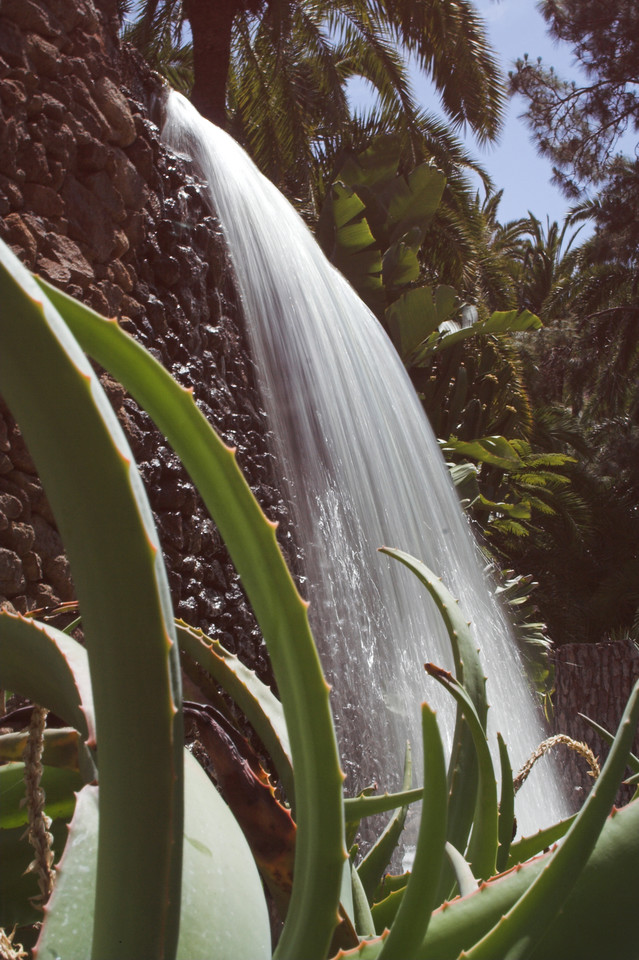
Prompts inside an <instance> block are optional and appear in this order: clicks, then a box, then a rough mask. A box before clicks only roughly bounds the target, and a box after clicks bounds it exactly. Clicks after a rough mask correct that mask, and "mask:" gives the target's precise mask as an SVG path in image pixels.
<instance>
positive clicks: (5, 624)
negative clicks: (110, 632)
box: [0, 610, 95, 747]
mask: <svg viewBox="0 0 639 960" xmlns="http://www.w3.org/2000/svg"><path fill="white" fill-rule="evenodd" d="M0 686H2V687H4V688H5V689H7V690H14V691H16V692H17V693H21V694H22V696H23V697H28V699H29V700H31V701H32V702H33V703H39V704H41V705H42V706H43V707H47V709H49V710H53V712H54V713H55V714H56V715H57V716H58V717H60V718H61V719H63V720H64V721H66V723H68V724H70V725H71V726H73V727H75V728H76V730H79V731H80V733H81V734H82V736H83V737H84V738H85V740H86V741H87V743H88V744H89V745H90V746H92V747H94V746H95V717H94V711H93V691H92V689H91V675H90V672H89V660H88V657H87V652H86V650H85V649H84V647H82V646H81V645H80V644H79V643H78V642H77V641H76V640H73V639H72V638H71V637H67V636H66V634H64V633H62V631H60V630H57V629H56V628H55V627H52V626H50V625H49V624H45V623H39V622H38V621H36V620H32V619H27V618H26V617H21V616H20V615H19V614H11V613H8V612H7V611H6V610H1V611H0Z"/></svg>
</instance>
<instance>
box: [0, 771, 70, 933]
mask: <svg viewBox="0 0 639 960" xmlns="http://www.w3.org/2000/svg"><path fill="white" fill-rule="evenodd" d="M40 786H41V787H42V789H43V790H44V794H45V805H44V812H45V813H46V815H47V816H48V817H51V819H52V820H55V819H61V820H69V819H70V818H71V816H72V814H73V809H74V807H75V798H74V796H73V794H74V792H75V791H77V790H81V789H82V787H83V786H84V784H83V782H82V777H81V776H80V775H79V773H77V771H75V770H64V769H62V768H59V767H48V766H43V768H42V777H41V779H40ZM24 797H25V786H24V764H23V763H7V764H5V765H4V766H2V767H0V829H2V830H12V829H14V828H15V827H22V828H23V831H24V827H25V825H26V824H27V823H28V822H29V813H28V811H27V808H26V805H25V804H24V803H23V801H24ZM0 922H1V920H0Z"/></svg>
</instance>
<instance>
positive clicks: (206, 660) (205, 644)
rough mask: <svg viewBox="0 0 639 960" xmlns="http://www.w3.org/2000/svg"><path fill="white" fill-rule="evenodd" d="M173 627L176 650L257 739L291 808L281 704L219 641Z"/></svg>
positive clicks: (292, 785)
mask: <svg viewBox="0 0 639 960" xmlns="http://www.w3.org/2000/svg"><path fill="white" fill-rule="evenodd" d="M176 627H177V636H178V643H179V645H180V650H182V651H183V652H184V653H186V654H188V656H189V657H191V659H192V660H194V661H195V663H197V664H198V666H200V667H201V668H202V669H203V670H205V671H206V672H207V673H208V674H210V676H212V677H214V678H215V680H216V681H217V682H218V683H219V684H220V686H222V687H224V689H225V690H226V692H227V693H228V694H229V696H231V697H232V698H233V700H234V701H235V703H236V704H237V705H238V707H239V708H240V710H241V711H242V713H243V714H244V716H245V717H246V719H247V720H248V721H249V723H250V724H251V726H252V727H253V729H254V730H255V732H256V733H257V735H258V736H259V738H260V739H261V741H262V743H263V744H264V746H265V747H266V749H267V751H268V753H269V755H270V757H271V759H272V761H273V763H274V764H275V769H276V770H277V774H278V776H279V778H280V780H281V781H282V785H283V787H284V789H285V791H286V795H287V797H288V799H289V801H290V802H291V805H293V804H294V800H295V782H294V777H293V765H292V761H291V748H290V745H289V739H288V730H287V729H286V721H285V720H284V712H283V710H282V704H281V703H280V701H279V700H278V699H277V697H276V696H275V695H274V694H273V692H272V691H271V690H270V689H269V687H267V686H266V684H265V683H262V681H261V680H260V679H259V677H257V676H256V674H255V673H254V671H253V670H249V668H248V667H247V666H245V665H244V664H243V663H242V661H241V660H240V659H239V658H238V657H236V656H235V655H234V654H232V653H229V651H228V650H226V649H225V648H224V647H223V646H222V644H221V643H220V642H219V640H211V639H210V638H209V637H207V636H206V635H205V634H203V633H202V631H201V630H197V629H195V628H194V627H190V626H189V625H188V624H186V623H184V622H183V621H181V620H177V621H176Z"/></svg>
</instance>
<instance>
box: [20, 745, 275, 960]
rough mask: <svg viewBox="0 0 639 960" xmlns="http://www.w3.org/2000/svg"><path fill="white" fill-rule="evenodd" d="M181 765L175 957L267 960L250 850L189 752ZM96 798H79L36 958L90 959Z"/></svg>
mask: <svg viewBox="0 0 639 960" xmlns="http://www.w3.org/2000/svg"><path fill="white" fill-rule="evenodd" d="M184 759H185V767H184V771H185V811H184V813H185V818H184V874H183V885H182V900H181V910H180V937H179V942H178V947H177V954H176V956H177V958H178V960H211V958H212V957H215V958H216V960H260V958H264V960H266V958H268V957H270V955H271V951H270V929H269V921H268V913H267V909H266V902H265V900H264V894H263V892H262V885H261V881H260V879H259V875H258V873H257V869H256V867H255V864H254V862H253V858H252V856H251V853H250V850H249V848H248V845H247V844H246V841H245V840H244V836H243V834H242V832H241V830H240V828H239V827H238V825H237V823H236V821H235V819H234V817H233V815H232V814H231V812H230V811H229V809H228V807H227V806H226V805H225V803H224V801H223V800H222V799H221V797H220V796H219V794H218V793H217V791H216V790H215V788H214V787H213V784H212V783H211V781H210V780H209V779H208V777H207V776H206V774H205V773H204V771H203V770H202V769H201V767H200V766H199V764H198V763H197V761H196V760H195V759H194V758H193V757H191V755H190V754H188V753H185V758H184ZM99 797H100V793H99V791H98V788H97V787H85V788H84V789H83V790H82V791H81V792H80V793H79V794H78V800H77V805H76V811H75V814H74V817H73V820H72V823H71V828H70V832H69V840H68V842H67V846H66V848H65V851H64V856H63V859H62V863H61V864H60V868H59V871H58V875H57V880H56V885H55V888H54V891H53V894H52V897H51V900H50V902H49V905H48V906H47V909H46V919H45V923H44V927H43V929H42V933H41V936H40V940H39V942H38V956H39V957H40V958H42V960H49V958H54V957H63V958H66V957H69V958H73V960H90V958H91V956H92V954H91V918H92V916H93V911H94V900H95V884H96V876H95V875H96V859H97V836H98V822H99V817H100V816H101V813H99V809H101V803H100V802H99ZM118 956H121V957H124V956H125V954H123V953H119V954H118ZM140 956H146V954H144V953H143V954H140Z"/></svg>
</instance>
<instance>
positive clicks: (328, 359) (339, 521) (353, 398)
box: [163, 94, 566, 832]
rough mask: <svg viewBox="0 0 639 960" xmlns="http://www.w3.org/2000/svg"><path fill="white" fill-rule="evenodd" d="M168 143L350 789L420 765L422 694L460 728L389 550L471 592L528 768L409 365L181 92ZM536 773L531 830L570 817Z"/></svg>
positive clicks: (534, 719)
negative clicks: (271, 468)
mask: <svg viewBox="0 0 639 960" xmlns="http://www.w3.org/2000/svg"><path fill="white" fill-rule="evenodd" d="M163 133H164V136H165V138H166V139H167V141H168V142H169V143H170V144H172V146H173V147H174V149H176V150H178V151H180V152H182V153H184V154H187V155H188V156H190V157H191V158H193V159H194V160H195V161H196V163H197V165H198V167H199V169H200V171H201V174H202V176H203V178H204V179H205V180H206V181H207V183H208V185H209V189H210V199H211V205H212V207H213V209H214V211H215V213H216V214H217V216H218V217H219V220H220V223H221V226H222V229H223V232H224V234H225V236H226V240H227V243H228V249H229V254H230V257H231V260H232V263H233V266H234V271H235V275H236V282H237V288H238V293H239V296H240V300H241V304H242V309H243V313H244V318H245V322H246V325H247V329H248V336H249V340H250V344H251V349H252V351H253V355H254V360H255V363H256V366H257V370H258V378H259V382H260V388H261V391H262V395H263V401H264V405H265V409H266V413H267V417H268V420H269V424H270V427H271V430H272V433H273V436H274V438H275V440H274V454H275V456H276V458H277V461H278V464H279V468H278V469H279V471H280V472H281V477H282V483H283V487H284V489H285V493H286V495H287V496H288V498H289V500H290V503H291V508H292V513H293V519H294V525H295V529H296V533H297V536H298V538H299V542H300V544H301V546H302V548H303V551H304V557H305V560H304V567H305V584H304V587H303V590H304V592H306V594H307V596H308V599H309V600H310V601H311V606H310V616H311V623H312V627H313V631H314V633H315V636H316V639H317V642H318V646H319V650H320V655H321V659H322V663H323V666H324V669H325V672H326V674H327V677H328V679H329V682H330V683H331V684H332V687H333V705H334V711H335V713H336V715H337V726H338V737H339V740H340V746H341V749H342V756H343V758H344V764H345V769H346V772H347V774H348V777H347V789H348V790H349V792H355V791H356V790H358V789H360V788H361V787H362V786H364V785H366V784H367V783H369V782H370V781H371V779H376V780H378V782H379V783H380V785H381V786H382V788H387V789H393V788H396V787H397V786H398V784H399V781H400V778H401V770H402V766H403V756H404V744H405V741H406V739H407V738H408V739H410V741H411V742H412V744H413V745H414V747H415V749H414V750H413V756H414V757H415V756H417V758H419V754H420V744H421V733H420V719H419V705H420V703H421V701H422V700H424V699H428V700H429V701H430V702H431V703H433V704H434V706H435V707H436V708H437V710H438V715H439V717H440V720H441V725H442V726H443V727H444V729H445V731H446V735H447V737H448V738H449V739H450V735H451V729H452V724H453V711H452V707H451V705H450V704H449V702H448V701H447V699H446V698H447V694H445V693H444V692H443V691H442V690H441V689H440V688H439V687H438V686H437V685H436V684H435V682H434V681H432V680H430V679H429V678H427V677H426V676H425V674H424V671H423V666H422V664H423V663H424V661H425V660H430V661H434V662H435V663H438V664H439V665H441V666H444V667H446V668H447V669H452V658H451V655H450V651H449V645H448V640H447V637H446V634H445V632H444V630H443V627H442V624H441V621H440V619H439V615H438V613H437V611H436V610H435V607H434V605H433V603H432V601H431V600H430V598H429V597H428V595H427V594H426V591H425V590H424V588H423V587H422V586H421V585H420V584H419V583H418V581H417V580H416V579H415V578H414V576H413V574H411V573H410V572H409V571H408V570H407V569H405V568H404V567H403V566H402V565H400V564H399V563H397V562H396V561H393V560H391V559H389V558H388V557H387V556H385V555H383V554H380V553H378V552H377V548H378V547H379V546H382V545H387V546H393V547H399V548H401V549H402V550H405V551H407V552H409V553H412V554H413V555H414V556H416V557H418V558H419V559H421V560H422V561H424V563H426V564H427V566H429V567H430V568H431V569H432V570H433V571H435V572H437V573H438V575H440V576H441V577H442V578H443V581H444V583H445V584H446V585H447V586H448V588H449V589H450V590H451V591H452V592H453V593H454V595H455V596H457V597H459V600H460V604H461V606H462V609H463V610H464V611H465V612H466V614H467V616H468V619H472V621H473V628H474V636H475V638H476V641H477V645H478V647H480V649H481V656H482V661H483V665H484V669H485V671H486V673H487V675H488V678H489V681H488V697H489V702H490V703H491V705H492V706H491V710H490V711H489V717H490V723H491V728H492V730H493V732H494V731H495V730H497V729H499V730H500V731H501V732H502V733H503V734H504V737H505V739H506V741H507V743H508V745H509V748H510V751H511V756H512V761H513V766H514V767H515V769H516V768H517V767H518V765H519V764H520V763H522V762H523V761H524V760H525V759H526V758H527V757H528V755H529V754H530V752H531V751H532V750H533V749H534V748H535V746H536V745H537V744H538V743H539V742H540V741H541V740H542V739H543V738H544V731H543V728H542V725H541V723H540V720H539V717H538V712H537V709H536V706H535V704H534V699H533V696H532V695H531V693H530V690H529V688H528V684H527V681H526V680H525V678H524V673H523V670H522V665H521V663H520V659H519V655H518V653H517V651H516V648H515V643H514V641H513V639H512V637H511V636H510V634H509V631H508V628H507V626H506V624H505V622H504V619H503V616H502V614H501V611H500V610H499V608H498V605H497V604H496V603H495V602H494V600H493V598H492V594H491V593H490V591H489V589H488V587H487V584H486V581H485V578H484V574H483V571H482V563H481V559H480V557H479V555H478V550H477V548H476V546H475V543H474V541H473V538H472V534H471V532H470V530H469V527H468V524H467V521H466V519H465V518H464V516H463V513H462V510H461V509H460V506H459V502H458V500H457V496H456V494H455V491H454V489H453V486H452V483H451V481H450V478H449V476H448V470H447V468H446V465H445V463H444V461H443V458H442V456H441V453H440V451H439V449H438V447H437V443H436V441H435V438H434V435H433V433H432V430H431V428H430V425H429V423H428V421H427V419H426V417H425V415H424V412H423V410H422V407H421V405H420V402H419V399H418V398H417V396H416V394H415V391H414V389H413V387H412V385H411V383H410V380H409V378H408V376H407V374H406V372H405V370H404V367H403V365H402V363H401V360H400V359H399V357H398V355H397V353H396V352H395V350H394V348H393V346H392V345H391V343H390V341H389V340H388V338H387V336H386V334H385V332H384V331H383V329H382V327H381V326H380V324H379V323H378V321H377V320H376V318H375V317H374V316H373V314H372V313H371V312H370V311H369V310H368V308H367V307H366V306H365V305H364V304H363V303H362V301H361V300H360V299H359V298H358V296H357V295H356V294H355V292H354V291H353V289H352V288H351V287H350V286H349V284H348V283H347V282H346V281H345V280H344V278H343V277H342V276H341V274H339V273H338V272H337V271H336V270H335V269H334V268H333V267H332V266H331V265H330V264H329V262H328V261H327V260H326V258H325V257H324V255H323V254H322V252H321V251H320V249H319V247H318V246H317V244H316V243H315V241H314V239H313V237H312V235H311V233H310V231H309V230H308V229H307V227H306V226H305V224H304V223H303V221H302V220H301V219H300V217H299V216H298V215H297V213H296V212H295V211H294V209H293V208H292V207H291V206H290V204H289V203H288V202H287V201H286V200H285V198H284V197H283V196H282V195H281V193H280V192H279V191H278V190H277V189H276V188H275V187H274V186H273V185H272V184H271V183H270V182H269V181H268V180H266V179H265V178H264V177H263V176H262V175H261V174H260V173H259V171H258V170H257V169H256V167H255V166H254V165H253V163H252V161H251V160H250V159H249V158H248V156H247V155H246V154H245V153H244V151H243V150H242V149H241V148H240V147H239V146H238V145H237V144H236V143H235V141H233V140H232V139H231V138H230V137H229V136H228V135H227V134H226V133H224V132H223V131H222V130H220V129H218V128H217V127H215V126H213V125H212V124H210V123H208V122H207V121H206V120H204V119H203V118H202V117H201V116H200V115H199V114H198V113H197V111H196V110H195V109H194V108H193V107H192V106H191V105H190V104H189V103H188V101H186V100H185V99H184V98H182V97H181V96H180V95H179V94H171V95H170V97H169V100H168V104H167V120H166V124H165V128H164V131H163ZM547 770H548V768H547ZM418 776H421V772H420V771H418ZM533 779H535V780H536V786H535V785H534V784H533V783H532V782H530V783H528V784H526V787H525V788H524V789H523V790H522V793H521V794H520V795H519V796H520V798H521V801H520V802H523V804H524V808H523V809H519V808H518V811H517V813H518V819H519V824H520V828H521V829H523V831H525V832H528V831H529V830H532V829H535V828H536V827H538V826H540V825H541V824H545V823H548V822H551V821H552V820H553V819H556V818H557V817H559V816H562V815H565V813H566V806H565V802H564V800H563V797H562V793H561V790H560V788H559V787H558V786H557V785H556V783H555V778H553V776H550V777H549V776H548V775H547V773H546V775H545V776H544V778H543V782H541V781H542V778H541V777H540V776H539V775H537V777H535V775H533V776H532V777H531V781H533ZM518 800H519V798H518Z"/></svg>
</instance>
